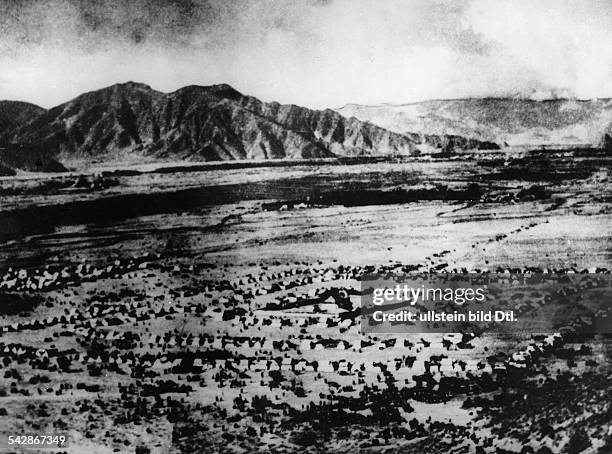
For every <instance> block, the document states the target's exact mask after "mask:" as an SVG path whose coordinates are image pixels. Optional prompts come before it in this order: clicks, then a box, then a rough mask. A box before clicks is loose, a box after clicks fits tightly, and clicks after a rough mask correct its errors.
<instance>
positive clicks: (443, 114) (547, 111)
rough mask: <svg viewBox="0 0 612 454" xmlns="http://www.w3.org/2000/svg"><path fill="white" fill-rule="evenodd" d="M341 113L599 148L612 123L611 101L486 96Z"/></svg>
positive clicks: (419, 128) (497, 138) (394, 126)
mask: <svg viewBox="0 0 612 454" xmlns="http://www.w3.org/2000/svg"><path fill="white" fill-rule="evenodd" d="M337 112H339V113H340V114H342V115H344V116H347V117H355V118H357V119H359V120H362V121H369V122H372V123H374V124H376V125H378V126H381V127H383V128H386V129H389V130H391V131H394V132H398V133H403V132H406V131H410V132H417V133H418V132H424V133H428V134H438V135H440V134H457V135H460V136H464V137H469V138H474V139H478V140H488V141H493V142H496V143H498V144H504V143H507V144H508V145H527V146H538V145H574V144H576V145H594V146H600V145H601V144H602V143H603V140H604V134H605V131H606V130H610V128H611V126H612V99H596V100H589V101H582V100H573V99H555V100H544V101H534V100H529V99H506V98H483V99H454V100H437V101H425V102H420V103H413V104H404V105H390V104H381V105H374V106H366V105H358V104H348V105H346V106H344V107H342V108H340V109H337Z"/></svg>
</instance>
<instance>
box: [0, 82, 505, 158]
mask: <svg viewBox="0 0 612 454" xmlns="http://www.w3.org/2000/svg"><path fill="white" fill-rule="evenodd" d="M0 125H2V129H1V130H0V142H1V143H3V144H4V145H3V146H2V147H3V148H4V150H3V152H2V153H1V154H0V157H1V156H4V158H3V159H2V158H0V159H1V160H0V164H4V166H5V168H6V167H13V168H21V169H25V170H33V169H32V166H31V165H30V164H31V163H32V162H34V163H40V166H39V167H40V168H39V169H38V170H50V169H56V168H58V166H57V165H55V164H53V163H52V162H51V161H49V159H54V160H56V161H58V162H64V163H65V162H70V163H75V162H79V163H85V164H88V163H89V164H91V163H112V162H126V161H140V162H142V161H143V160H147V161H158V160H195V161H225V160H238V159H281V158H295V159H299V158H325V157H334V156H384V155H414V154H417V153H423V152H432V151H436V150H438V151H440V150H444V151H448V150H449V149H456V148H462V149H466V148H497V146H496V145H495V144H492V143H485V142H482V141H479V140H473V139H470V140H467V139H464V138H462V137H459V136H454V135H444V134H442V135H424V134H410V133H396V132H393V131H389V130H388V129H385V128H382V127H380V126H377V125H374V124H372V123H369V122H364V121H360V120H358V119H357V118H346V117H344V116H342V115H341V114H339V113H337V112H335V111H333V110H331V109H327V110H311V109H307V108H304V107H299V106H295V105H281V104H279V103H276V102H270V103H265V102H262V101H260V100H258V99H257V98H254V97H252V96H246V95H243V94H241V93H239V92H238V91H237V90H235V89H233V88H232V87H230V86H229V85H224V84H222V85H212V86H206V87H202V86H187V87H184V88H181V89H179V90H177V91H175V92H172V93H162V92H159V91H156V90H153V89H152V88H151V87H149V86H147V85H144V84H139V83H134V82H128V83H124V84H116V85H113V86H110V87H107V88H103V89H101V90H97V91H92V92H89V93H84V94H82V95H80V96H78V97H76V98H74V99H73V100H71V101H68V102H66V103H64V104H61V105H59V106H56V107H54V108H52V109H49V110H45V109H42V108H39V107H36V106H33V105H31V104H25V103H21V104H15V103H12V102H6V101H4V102H0ZM20 154H22V155H24V156H29V157H30V159H24V163H22V164H21V165H20V164H19V163H18V162H17V160H16V159H15V157H16V156H19V155H20ZM32 155H35V156H36V157H35V159H32V158H31V156H32ZM7 156H11V159H8V158H7ZM41 156H44V157H45V159H46V161H45V162H42V161H41Z"/></svg>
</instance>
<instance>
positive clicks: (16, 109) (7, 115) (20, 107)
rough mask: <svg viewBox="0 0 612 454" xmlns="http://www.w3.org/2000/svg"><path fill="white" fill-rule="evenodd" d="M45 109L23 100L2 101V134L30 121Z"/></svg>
mask: <svg viewBox="0 0 612 454" xmlns="http://www.w3.org/2000/svg"><path fill="white" fill-rule="evenodd" d="M43 112H45V109H43V108H42V107H38V106H36V105H34V104H30V103H27V102H21V101H0V136H1V135H2V134H4V133H6V132H7V131H10V130H12V129H14V128H16V127H17V126H19V125H23V124H25V123H28V122H29V121H31V120H32V119H34V118H35V117H37V116H38V115H40V114H42V113H43Z"/></svg>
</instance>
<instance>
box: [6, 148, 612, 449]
mask: <svg viewBox="0 0 612 454" xmlns="http://www.w3.org/2000/svg"><path fill="white" fill-rule="evenodd" d="M611 164H612V157H610V156H606V155H603V154H601V153H596V152H593V153H587V152H580V151H562V152H554V151H546V152H531V153H521V154H516V155H513V156H507V155H503V154H501V153H499V154H495V153H486V154H485V153H483V154H479V155H466V156H460V157H455V158H453V159H425V158H422V159H411V160H371V161H362V162H332V161H329V162H324V163H313V162H309V163H306V164H303V165H302V164H299V163H292V164H291V165H286V166H284V165H283V166H278V165H268V166H266V165H257V166H255V165H245V166H215V165H199V166H195V165H194V166H179V167H177V166H175V167H169V166H159V167H150V168H149V167H147V168H130V169H124V170H109V169H106V170H104V171H103V172H102V171H96V172H89V173H87V172H86V173H83V174H82V175H80V176H78V175H76V174H73V175H60V176H42V175H41V176H34V177H31V176H30V177H25V176H24V177H16V178H5V179H2V180H1V181H0V299H3V300H4V304H3V306H2V315H1V321H0V325H1V326H2V331H3V332H2V337H1V338H0V361H1V371H0V372H1V373H0V409H4V410H5V411H4V412H3V413H4V415H3V416H2V417H0V432H2V433H7V434H15V435H17V434H25V433H47V434H49V433H66V434H68V435H69V437H70V444H69V445H68V446H67V447H66V448H64V449H63V451H67V452H74V453H82V452H91V453H107V452H108V453H111V452H130V453H133V452H137V453H146V452H149V451H148V450H150V452H160V453H161V452H169V453H179V452H206V453H209V452H266V453H268V452H296V451H302V452H376V453H379V452H381V453H382V452H386V453H394V452H397V453H410V452H414V453H473V452H477V453H494V452H501V453H528V452H532V453H549V452H555V453H556V452H564V453H565V452H567V453H579V452H585V453H587V452H590V453H597V452H600V453H609V452H612V426H611V423H612V399H611V391H612V385H611V383H612V381H611V380H610V378H612V361H611V356H610V355H611V352H612V346H611V344H610V337H609V336H605V335H592V336H575V335H570V334H559V333H526V334H521V335H518V334H517V335H504V336H502V335H496V334H487V333H484V334H480V335H471V334H469V333H463V334H423V335H410V336H406V335H390V334H385V335H376V336H374V335H364V334H362V333H361V331H360V324H359V318H358V316H354V315H353V316H351V314H354V313H355V311H356V310H357V309H358V308H359V290H360V283H359V281H360V279H361V278H362V277H363V276H364V275H365V274H367V273H369V272H373V271H381V272H385V271H403V272H430V271H434V272H438V273H445V272H475V273H481V272H486V271H507V270H510V271H511V272H515V273H518V272H521V273H522V272H550V273H566V272H581V271H584V270H586V271H588V272H590V273H606V272H608V270H610V269H612V231H611V229H610V226H611V225H612V184H611V180H610V178H611V175H610V169H611ZM523 302H529V295H523ZM28 452H31V451H28ZM45 452H46V451H45Z"/></svg>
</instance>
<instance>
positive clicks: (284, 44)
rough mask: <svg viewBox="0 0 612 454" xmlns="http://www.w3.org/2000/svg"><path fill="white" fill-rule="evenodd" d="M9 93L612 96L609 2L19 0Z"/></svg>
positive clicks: (299, 98)
mask: <svg viewBox="0 0 612 454" xmlns="http://www.w3.org/2000/svg"><path fill="white" fill-rule="evenodd" d="M0 65H1V68H2V70H1V71H0V99H20V100H25V101H30V102H34V103H37V104H39V105H42V106H44V107H50V106H53V105H56V104H59V103H61V102H64V101H66V100H68V99H70V98H72V97H74V96H76V95H78V94H79V93H81V92H84V91H88V90H93V89H97V88H101V87H104V86H107V85H111V84H113V83H116V82H125V81H128V80H134V81H139V82H144V83H147V84H149V85H151V86H152V87H153V88H155V89H158V90H162V91H172V90H175V89H177V88H179V87H181V86H184V85H188V84H198V85H209V84H214V83H229V84H231V85H233V86H234V87H235V88H237V89H238V90H240V91H242V92H243V93H248V94H252V95H254V96H257V97H259V98H261V99H263V100H265V101H271V100H277V101H279V102H282V103H295V104H300V105H305V106H309V107H316V108H322V107H337V106H341V105H343V104H345V103H348V102H355V103H369V104H373V103H381V102H390V103H405V102H411V101H417V100H422V99H428V98H457V97H467V96H495V95H496V96H516V95H520V96H525V97H529V96H531V97H551V96H575V97H579V98H592V97H612V1H610V0H599V1H598V0H537V1H534V0H452V1H451V0H309V1H308V0H304V1H300V0H287V1H280V0H244V1H231V0H174V1H153V0H125V1H113V2H111V1H103V0H48V1H46V0H22V1H17V0H10V1H2V2H1V3H0Z"/></svg>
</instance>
